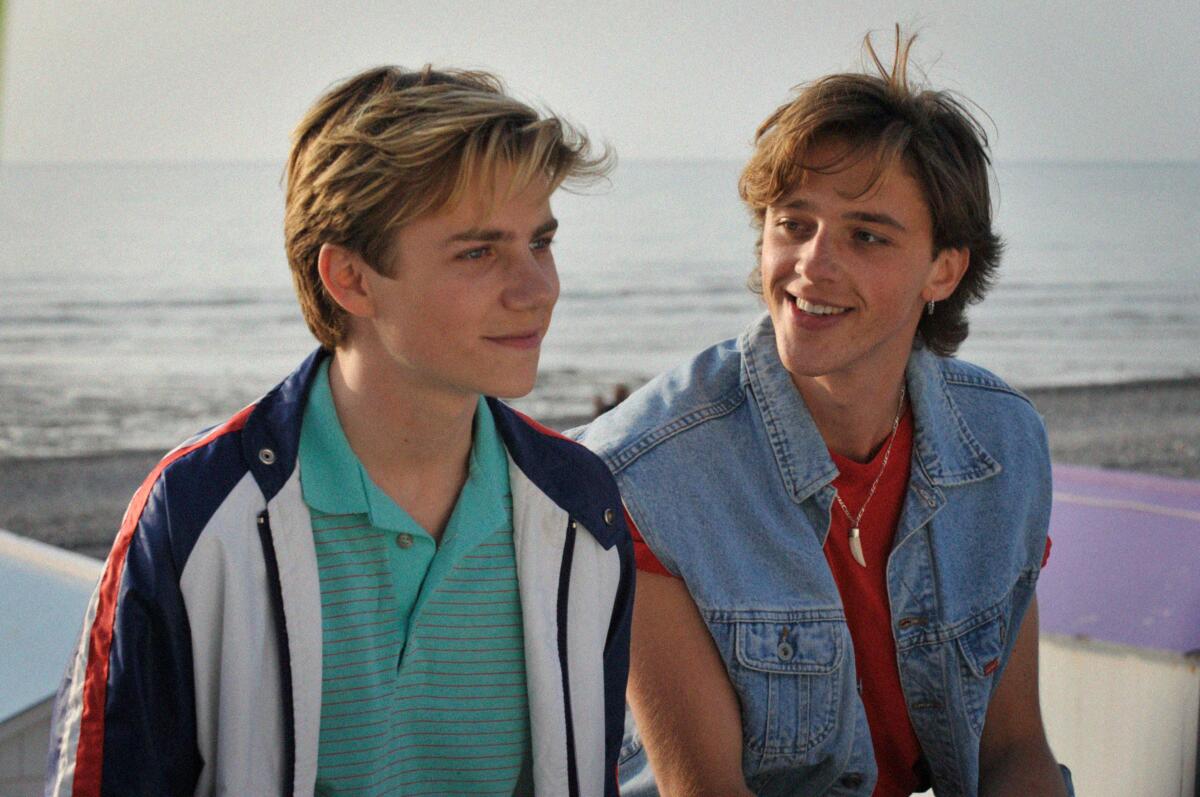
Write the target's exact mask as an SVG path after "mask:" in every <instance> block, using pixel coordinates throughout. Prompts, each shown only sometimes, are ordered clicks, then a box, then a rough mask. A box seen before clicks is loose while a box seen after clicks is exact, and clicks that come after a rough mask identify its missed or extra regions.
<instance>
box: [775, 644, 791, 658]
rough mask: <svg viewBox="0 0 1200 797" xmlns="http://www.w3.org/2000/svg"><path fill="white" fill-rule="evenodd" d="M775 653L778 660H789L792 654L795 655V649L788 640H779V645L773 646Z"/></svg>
mask: <svg viewBox="0 0 1200 797" xmlns="http://www.w3.org/2000/svg"><path fill="white" fill-rule="evenodd" d="M775 654H776V655H777V656H779V660H780V661H791V660H792V656H795V655H796V651H795V649H794V648H792V645H791V643H790V642H780V643H779V646H778V647H777V648H775Z"/></svg>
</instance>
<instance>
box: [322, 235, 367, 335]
mask: <svg viewBox="0 0 1200 797" xmlns="http://www.w3.org/2000/svg"><path fill="white" fill-rule="evenodd" d="M369 268H370V266H368V265H367V263H366V261H365V260H363V259H362V256H361V255H359V254H358V253H357V252H355V251H353V250H351V249H347V248H346V247H344V246H339V245H337V244H321V250H320V252H318V253H317V271H318V272H320V275H321V284H322V285H324V286H325V290H326V291H328V293H329V295H330V296H332V297H333V300H334V301H335V302H337V303H338V305H339V306H340V307H341V308H342V309H343V310H345V311H346V312H347V313H349V314H350V315H352V316H359V317H368V316H370V315H372V314H373V313H374V311H375V305H374V302H372V301H371V294H370V291H369V289H368V286H367V282H366V270H367V269H369Z"/></svg>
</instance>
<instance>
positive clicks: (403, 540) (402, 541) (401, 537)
mask: <svg viewBox="0 0 1200 797" xmlns="http://www.w3.org/2000/svg"><path fill="white" fill-rule="evenodd" d="M396 544H397V545H399V546H400V547H401V548H411V547H412V544H413V536H412V535H411V534H408V533H403V534H397V535H396Z"/></svg>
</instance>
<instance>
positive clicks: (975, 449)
mask: <svg viewBox="0 0 1200 797" xmlns="http://www.w3.org/2000/svg"><path fill="white" fill-rule="evenodd" d="M906 379H907V383H908V390H909V396H910V398H911V403H912V410H913V418H914V432H913V451H912V468H911V474H912V475H911V476H910V481H909V486H908V492H907V495H906V497H905V502H904V507H903V510H902V513H901V516H900V521H899V524H898V527H897V529H896V537H895V542H894V544H893V547H892V552H891V555H890V556H889V558H888V564H887V587H888V597H889V599H890V605H891V614H892V632H893V634H894V636H895V640H896V656H897V660H898V662H899V670H900V681H901V684H902V687H903V690H904V696H905V699H906V701H907V704H908V710H909V716H910V718H911V720H912V724H913V728H914V729H915V730H916V734H917V737H918V738H919V739H920V742H921V748H922V750H923V751H924V754H925V757H926V760H927V762H928V764H929V768H930V772H931V775H932V778H933V782H934V785H935V788H936V790H937V793H938V794H939V795H974V794H975V793H976V791H977V789H978V780H979V739H980V732H981V731H982V729H983V722H984V715H985V713H986V711H987V706H988V700H989V698H990V696H991V694H992V690H993V688H994V687H995V685H996V683H997V682H998V680H999V678H1000V675H1001V673H1002V672H1003V671H1004V667H1005V664H1006V662H1007V661H1008V656H1009V654H1010V652H1011V650H1012V646H1013V642H1014V641H1015V638H1016V632H1017V629H1018V628H1019V625H1020V622H1021V618H1022V616H1023V614H1024V613H1025V610H1026V608H1027V607H1028V605H1029V602H1030V600H1031V599H1032V598H1033V595H1034V587H1035V585H1036V583H1037V579H1038V574H1039V572H1040V567H1041V561H1042V554H1043V550H1044V547H1045V542H1046V531H1047V524H1048V522H1049V516H1050V459H1049V453H1048V451H1047V445H1046V436H1045V430H1044V428H1043V425H1042V421H1041V418H1040V417H1039V416H1038V414H1037V412H1036V411H1035V410H1034V409H1033V407H1032V405H1031V404H1030V403H1029V401H1028V399H1026V398H1025V397H1024V396H1022V395H1021V394H1020V393H1018V392H1017V391H1015V390H1013V389H1012V388H1010V387H1009V386H1008V385H1006V384H1005V383H1004V382H1002V381H1001V380H1000V379H998V378H997V377H995V376H994V375H992V374H991V373H989V372H987V371H985V370H983V369H981V368H978V367H976V366H973V365H970V364H968V363H964V362H961V361H958V360H955V359H947V358H942V357H938V356H936V355H934V354H931V353H930V352H929V351H928V350H925V349H922V348H919V347H918V348H914V350H913V352H912V355H911V357H910V358H909V362H908V366H907V370H906ZM582 441H583V442H584V443H586V444H587V445H588V446H589V447H591V448H592V449H593V450H595V451H596V452H597V453H598V454H600V456H601V457H602V458H603V459H604V460H605V462H606V463H607V464H608V466H609V468H610V469H612V471H613V473H614V474H615V475H616V477H617V481H618V484H619V485H620V488H621V493H622V495H623V496H624V499H625V502H626V505H627V507H628V510H629V512H630V514H631V515H632V517H633V519H634V521H635V522H636V523H637V524H638V526H639V528H640V530H641V532H642V535H643V536H644V537H645V539H646V542H647V544H648V545H649V546H650V548H651V550H653V552H654V553H655V555H656V556H657V557H658V558H659V560H660V561H661V562H662V563H663V565H664V566H665V567H667V568H668V569H669V570H670V571H672V572H673V573H675V574H677V575H679V576H681V577H682V578H683V579H684V581H686V583H687V587H688V590H689V591H690V592H691V595H692V597H693V599H694V600H695V602H696V605H697V607H698V608H699V610H700V614H701V616H702V617H703V618H704V622H705V623H706V624H707V626H708V629H709V631H710V632H711V633H712V636H713V639H714V640H715V641H716V645H717V648H718V650H719V651H720V654H721V657H722V658H723V659H724V663H725V667H726V669H727V671H728V673H729V679H730V681H731V683H732V684H733V688H734V690H735V692H736V693H737V697H738V700H739V701H740V704H741V708H742V738H743V749H742V767H743V771H744V774H745V778H746V783H747V784H748V785H749V786H750V788H751V789H752V790H753V791H754V792H755V793H756V794H760V795H784V794H789V795H790V794H805V795H808V794H833V795H870V794H871V791H872V789H873V788H874V784H875V780H876V766H875V760H874V754H873V751H872V744H871V737H870V733H869V730H868V727H867V719H866V714H865V712H864V710H863V706H862V701H861V700H860V698H859V693H858V688H857V683H858V680H857V676H856V673H855V663H854V651H853V648H852V646H851V640H850V633H849V629H848V628H847V626H846V620H845V613H844V610H843V608H842V601H841V598H840V596H839V594H838V590H837V586H836V585H835V583H834V580H833V576H832V574H831V573H830V571H829V567H828V565H827V563H826V559H825V554H824V552H823V550H822V546H823V545H824V542H825V536H826V534H827V533H828V531H829V519H830V508H831V505H832V503H833V500H834V488H833V486H832V484H831V483H832V481H833V479H834V477H835V476H836V475H837V469H836V467H835V466H834V464H833V463H832V461H831V460H830V458H829V454H828V450H827V448H826V446H825V443H824V441H823V440H822V438H821V435H820V433H819V432H818V431H817V428H816V426H815V425H814V424H813V421H812V418H811V416H810V415H809V413H808V410H807V408H806V407H805V405H804V402H803V401H802V399H801V398H800V394H799V393H798V392H797V390H796V388H795V387H794V385H793V384H792V382H791V378H790V376H789V374H788V372H787V371H786V370H785V369H784V367H783V365H782V363H781V362H780V360H779V354H778V351H777V349H776V346H775V335H774V330H773V328H772V325H771V320H770V317H769V316H763V317H762V318H761V319H760V320H758V321H757V322H756V323H754V324H753V325H752V326H751V327H750V328H748V329H747V330H746V331H745V332H744V333H743V334H742V335H741V336H740V337H739V338H738V339H736V340H730V341H726V342H724V343H721V344H718V345H717V346H714V347H712V348H710V349H707V350H705V351H704V352H702V353H700V354H699V355H698V356H697V357H695V358H694V359H693V360H691V361H690V362H688V363H686V364H684V365H683V366H681V367H679V368H676V369H674V370H672V371H669V372H667V373H665V374H663V375H661V376H659V377H658V378H656V379H654V380H653V381H651V382H650V383H649V384H647V385H646V386H645V387H643V388H642V389H641V390H639V391H637V392H636V393H634V395H633V396H631V397H630V398H629V399H627V400H626V401H625V402H624V403H622V404H621V405H620V406H618V407H617V408H616V409H615V410H614V411H612V412H610V413H608V414H607V415H605V416H602V417H601V418H599V419H598V420H597V421H595V422H593V423H592V425H591V426H590V427H588V429H587V430H586V431H585V432H584V433H583V436H582ZM663 666H672V665H671V664H670V662H664V663H663ZM620 780H621V784H622V794H624V795H626V797H630V795H635V796H636V795H644V794H655V793H656V790H655V787H654V783H653V773H652V772H651V771H650V767H649V765H648V763H647V759H646V755H645V752H644V751H643V749H642V746H641V743H640V740H639V738H638V735H637V729H636V727H635V726H634V724H633V722H632V719H630V718H629V717H628V716H627V718H626V737H625V743H624V748H623V750H622V756H621V762H620Z"/></svg>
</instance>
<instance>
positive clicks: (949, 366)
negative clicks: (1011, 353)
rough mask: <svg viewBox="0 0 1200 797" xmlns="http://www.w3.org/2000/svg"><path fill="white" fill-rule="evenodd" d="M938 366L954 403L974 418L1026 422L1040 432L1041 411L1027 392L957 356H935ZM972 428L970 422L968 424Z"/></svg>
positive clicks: (1041, 427) (987, 421) (969, 417)
mask: <svg viewBox="0 0 1200 797" xmlns="http://www.w3.org/2000/svg"><path fill="white" fill-rule="evenodd" d="M937 361H938V368H939V370H940V371H941V374H942V379H943V380H944V381H945V383H946V387H947V389H948V391H949V392H950V395H951V397H952V399H953V401H954V403H955V405H956V406H957V407H958V408H959V410H960V411H962V412H963V413H964V414H966V415H967V416H968V423H970V422H971V421H976V422H977V423H978V422H982V423H984V425H985V426H986V425H991V424H993V423H1001V424H1002V425H1006V426H1009V427H1010V428H1011V427H1012V426H1013V425H1018V426H1027V427H1029V428H1030V429H1032V430H1037V431H1039V432H1042V433H1044V431H1045V428H1044V424H1043V422H1042V417H1041V415H1039V414H1038V411H1037V408H1036V407H1035V406H1034V404H1033V401H1032V400H1030V398H1029V397H1028V396H1026V395H1025V394H1024V393H1022V392H1021V391H1020V390H1018V389H1017V388H1015V387H1013V386H1012V385H1010V384H1008V383H1007V382H1005V381H1004V380H1003V379H1001V378H1000V377H999V376H997V375H996V374H994V373H992V372H991V371H989V370H988V369H986V368H983V367H982V366H979V365H975V364H974V363H970V362H967V361H966V360H960V359H958V358H957V357H938V358H937ZM972 428H974V424H972Z"/></svg>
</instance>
